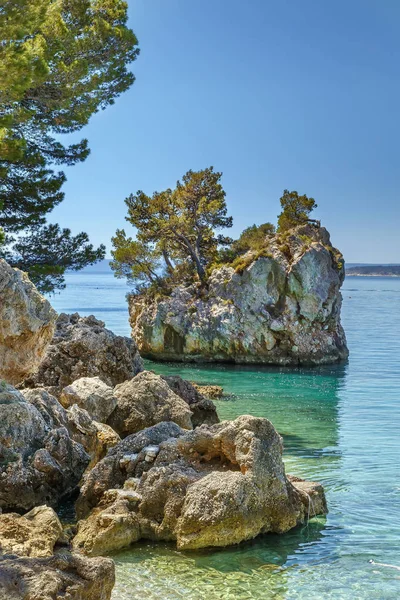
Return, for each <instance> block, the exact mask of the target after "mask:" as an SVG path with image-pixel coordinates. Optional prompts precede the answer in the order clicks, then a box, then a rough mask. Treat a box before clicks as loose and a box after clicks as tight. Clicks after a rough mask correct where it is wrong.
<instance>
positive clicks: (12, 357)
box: [0, 259, 57, 384]
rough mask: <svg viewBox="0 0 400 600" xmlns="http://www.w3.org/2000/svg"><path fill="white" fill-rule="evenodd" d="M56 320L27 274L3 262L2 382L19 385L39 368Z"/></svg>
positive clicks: (0, 288)
mask: <svg viewBox="0 0 400 600" xmlns="http://www.w3.org/2000/svg"><path fill="white" fill-rule="evenodd" d="M56 318H57V313H56V312H55V311H54V310H53V309H52V307H51V306H50V304H49V302H48V301H47V300H45V298H43V296H41V294H39V292H38V291H37V289H36V288H35V286H34V285H33V283H32V282H31V281H30V280H29V279H28V276H27V275H26V273H23V272H22V271H20V270H19V269H13V268H12V267H10V265H8V264H7V263H6V261H5V260H3V259H0V379H5V381H7V382H8V383H12V384H17V383H19V382H20V381H22V380H23V379H24V378H25V377H26V376H27V375H29V374H30V373H32V372H33V371H34V370H35V369H36V368H37V367H38V365H39V363H40V361H41V360H42V358H43V355H44V353H45V351H46V348H47V346H48V344H49V343H50V341H51V339H52V337H53V333H54V328H55V322H56Z"/></svg>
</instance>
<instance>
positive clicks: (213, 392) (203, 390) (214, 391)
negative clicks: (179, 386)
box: [191, 381, 224, 400]
mask: <svg viewBox="0 0 400 600" xmlns="http://www.w3.org/2000/svg"><path fill="white" fill-rule="evenodd" d="M191 383H192V385H193V387H194V388H196V390H197V391H198V392H200V394H202V395H203V396H205V397H206V398H212V399H213V400H219V399H220V398H222V396H223V395H224V388H223V387H221V386H220V385H201V384H199V383H195V382H194V381H192V382H191Z"/></svg>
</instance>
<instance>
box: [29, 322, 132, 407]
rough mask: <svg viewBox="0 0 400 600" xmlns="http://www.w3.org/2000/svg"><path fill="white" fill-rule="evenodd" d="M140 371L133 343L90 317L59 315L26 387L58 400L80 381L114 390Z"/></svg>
mask: <svg viewBox="0 0 400 600" xmlns="http://www.w3.org/2000/svg"><path fill="white" fill-rule="evenodd" d="M142 368H143V367H142V360H141V358H140V355H139V352H138V350H137V347H136V344H135V342H134V341H133V340H131V339H129V338H127V337H123V336H119V335H115V334H114V333H113V332H112V331H110V330H109V329H106V328H105V326H104V323H103V321H98V320H97V319H95V317H93V316H90V317H80V316H79V315H78V313H75V314H73V315H67V314H64V313H62V314H61V315H60V316H59V317H58V320H57V326H56V331H55V334H54V337H53V340H52V341H51V344H50V346H49V347H48V349H47V352H46V356H45V357H44V359H43V361H42V362H41V364H40V366H39V368H38V370H37V371H36V372H35V373H34V374H33V375H32V376H31V377H29V378H28V379H27V380H26V381H25V385H26V386H28V387H38V386H44V387H46V388H48V389H49V391H50V392H51V393H52V394H54V395H55V396H57V397H58V396H59V395H60V393H61V391H62V389H63V388H65V387H66V386H69V385H70V384H72V383H73V382H74V381H76V380H77V379H80V378H81V377H99V378H100V379H101V380H102V381H103V382H104V383H106V384H107V385H109V386H112V387H113V386H115V385H117V384H118V383H122V382H123V381H125V380H126V379H130V378H131V377H133V376H134V375H136V374H137V373H139V372H140V371H141V370H142Z"/></svg>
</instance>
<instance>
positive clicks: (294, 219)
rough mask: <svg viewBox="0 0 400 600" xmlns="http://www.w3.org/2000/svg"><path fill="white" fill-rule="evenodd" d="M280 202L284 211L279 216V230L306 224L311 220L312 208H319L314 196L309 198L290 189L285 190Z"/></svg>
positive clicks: (282, 230)
mask: <svg viewBox="0 0 400 600" xmlns="http://www.w3.org/2000/svg"><path fill="white" fill-rule="evenodd" d="M280 203H281V206H282V212H281V214H280V215H279V217H278V232H284V231H288V230H289V229H293V227H297V226H298V225H304V224H305V223H307V222H308V221H309V219H310V214H311V212H312V210H313V209H314V208H317V203H316V202H315V200H314V198H308V196H306V195H305V194H304V195H303V196H299V194H298V193H297V192H295V191H293V192H289V190H284V192H283V196H282V197H281V198H280Z"/></svg>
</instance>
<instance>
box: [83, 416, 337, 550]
mask: <svg viewBox="0 0 400 600" xmlns="http://www.w3.org/2000/svg"><path fill="white" fill-rule="evenodd" d="M311 497H313V500H311V499H310V498H311ZM77 510H78V515H79V516H81V517H85V516H86V517H88V518H87V519H86V520H83V521H80V522H79V524H78V533H77V535H76V537H75V538H74V540H73V544H74V547H75V548H76V549H80V550H82V551H84V552H85V553H87V554H89V555H96V554H101V553H102V552H105V551H112V550H116V549H118V548H121V547H124V546H127V545H129V544H130V543H132V542H135V541H137V540H138V539H140V538H145V539H152V540H176V542H177V546H178V548H180V549H194V548H203V547H206V546H226V545H229V544H236V543H238V542H241V541H243V540H248V539H251V538H253V537H255V536H256V535H258V534H259V533H267V532H277V533H283V532H285V531H288V530H289V529H291V528H292V527H295V526H296V525H297V524H298V523H302V522H304V520H305V519H306V518H308V517H309V516H314V515H315V514H317V513H325V512H326V503H325V497H324V493H323V489H322V487H321V486H320V485H318V484H314V483H310V482H307V483H306V482H300V480H296V479H295V478H293V483H292V482H291V481H290V480H289V479H288V478H287V477H286V475H285V468H284V464H283V462H282V440H281V438H280V436H279V434H278V433H277V432H276V430H275V429H274V427H273V426H272V424H271V423H270V422H269V421H267V420H266V419H262V418H255V417H250V416H242V417H239V418H238V419H236V420H235V421H227V422H223V423H219V424H216V425H211V426H207V425H202V426H200V427H198V428H196V429H194V430H193V431H186V432H185V431H184V430H182V429H180V428H179V427H178V426H177V425H176V424H175V423H160V424H159V425H156V426H153V427H150V428H148V429H146V430H144V431H141V432H140V433H138V434H135V435H131V436H129V437H127V438H126V439H125V440H123V441H122V442H120V443H119V444H118V445H117V446H116V447H115V448H113V449H112V450H111V451H110V452H109V453H108V454H107V456H106V457H105V458H104V459H103V460H102V461H101V462H99V463H98V464H97V466H96V467H95V468H94V469H93V470H92V471H91V472H90V473H89V475H88V477H87V479H86V481H85V483H84V485H83V487H82V488H81V495H80V497H79V499H78V502H77Z"/></svg>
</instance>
